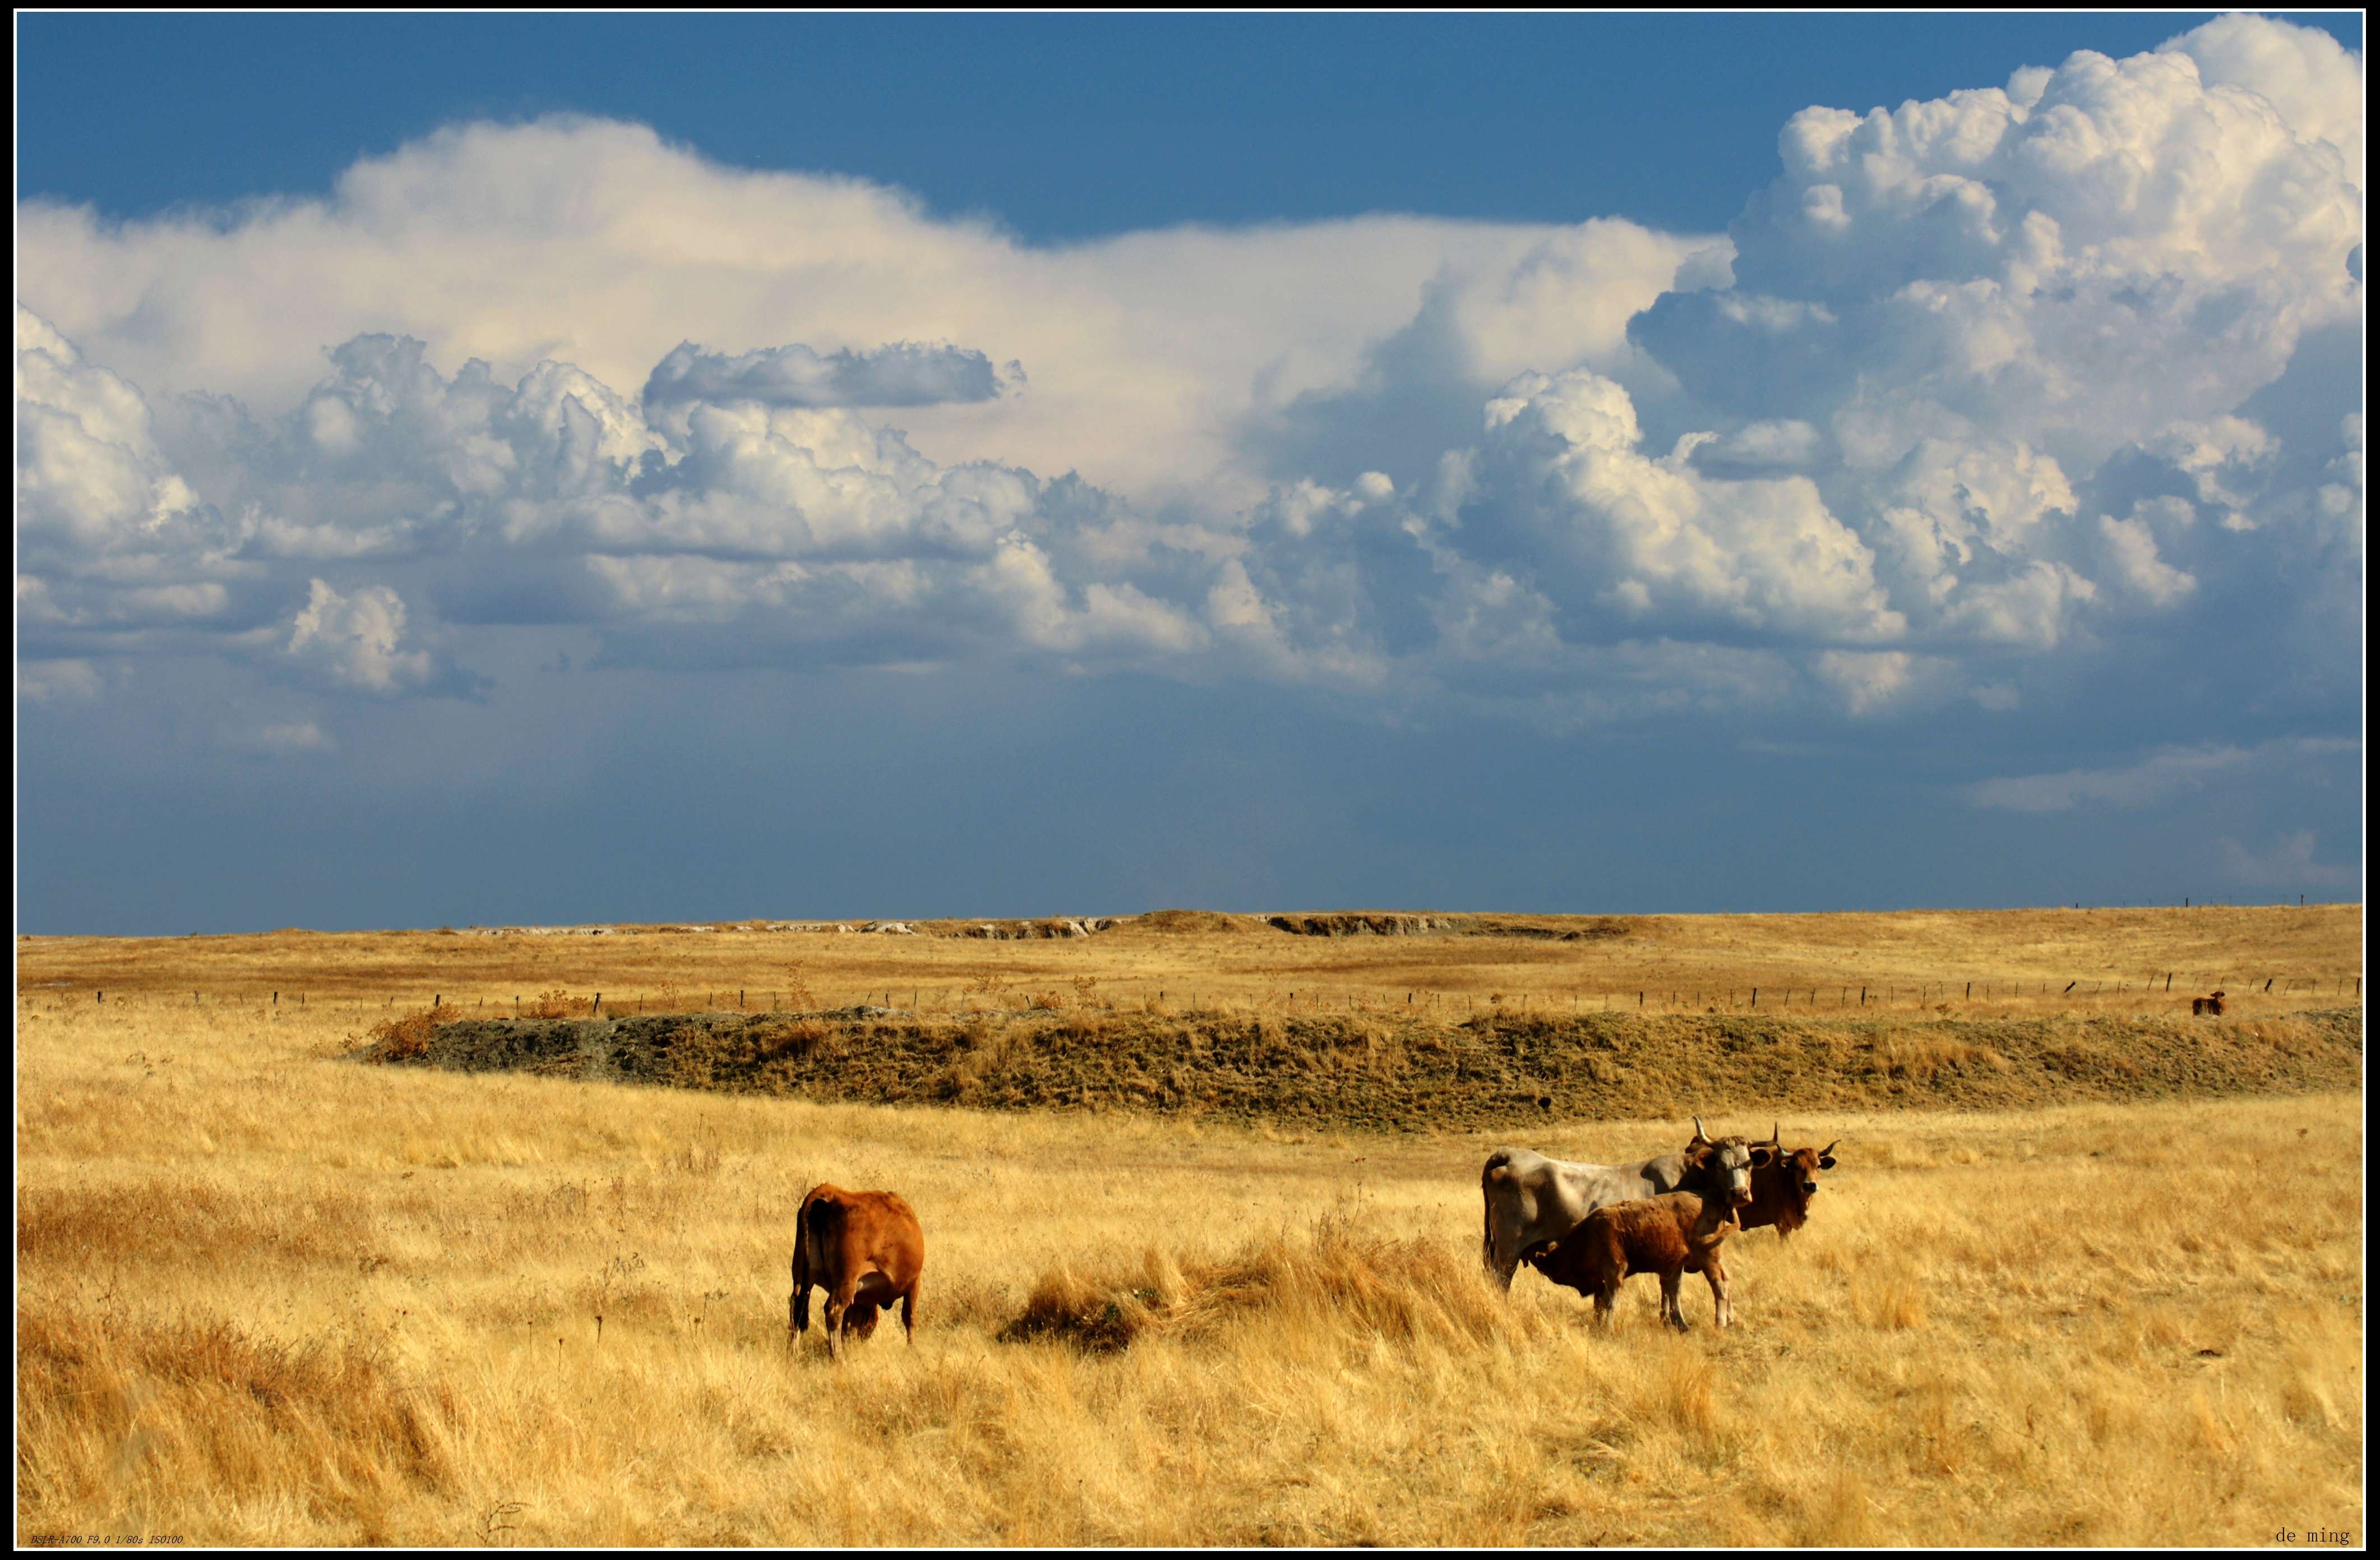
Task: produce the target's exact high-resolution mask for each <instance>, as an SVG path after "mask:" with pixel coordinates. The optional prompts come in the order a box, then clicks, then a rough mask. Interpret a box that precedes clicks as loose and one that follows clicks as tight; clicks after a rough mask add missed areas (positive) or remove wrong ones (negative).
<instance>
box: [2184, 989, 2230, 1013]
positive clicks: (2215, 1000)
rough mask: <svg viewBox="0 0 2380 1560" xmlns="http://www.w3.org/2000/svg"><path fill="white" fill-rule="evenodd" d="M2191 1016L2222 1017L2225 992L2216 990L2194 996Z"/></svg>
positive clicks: (2191, 1000) (2191, 1003)
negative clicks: (2205, 994) (2208, 993)
mask: <svg viewBox="0 0 2380 1560" xmlns="http://www.w3.org/2000/svg"><path fill="white" fill-rule="evenodd" d="M2190 1016H2191V1017H2192V1018H2221V1017H2223V993H2221V992H2216V993H2213V994H2211V995H2208V996H2194V997H2192V998H2191V999H2190Z"/></svg>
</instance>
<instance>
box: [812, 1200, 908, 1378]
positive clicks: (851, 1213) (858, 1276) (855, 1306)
mask: <svg viewBox="0 0 2380 1560" xmlns="http://www.w3.org/2000/svg"><path fill="white" fill-rule="evenodd" d="M925 1268H926V1234H925V1231H924V1230H922V1229H920V1228H919V1227H918V1226H917V1214H916V1213H914V1212H912V1211H911V1210H910V1207H909V1204H908V1203H907V1202H905V1201H904V1200H902V1198H901V1195H900V1194H899V1193H898V1192H890V1191H844V1189H843V1188H840V1187H834V1186H829V1185H827V1184H826V1183H825V1182H823V1181H821V1182H820V1183H819V1184H818V1185H817V1186H814V1187H812V1188H810V1191H809V1195H808V1196H807V1197H805V1198H803V1199H802V1209H801V1213H799V1214H797V1215H796V1216H795V1220H794V1292H793V1293H792V1294H790V1295H788V1296H786V1297H785V1347H787V1348H791V1347H794V1335H795V1334H796V1333H805V1332H807V1331H808V1330H809V1325H810V1286H811V1285H813V1284H815V1285H817V1286H819V1287H820V1289H822V1290H824V1291H825V1292H826V1352H827V1357H828V1358H829V1359H833V1358H835V1357H836V1356H837V1354H838V1352H839V1349H838V1340H839V1338H840V1336H841V1335H843V1334H845V1333H856V1334H857V1335H859V1336H861V1337H863V1338H866V1337H871V1336H873V1335H875V1332H876V1313H877V1312H878V1311H879V1310H882V1309H884V1308H886V1307H889V1306H891V1305H892V1302H893V1301H894V1300H899V1301H900V1302H901V1330H902V1331H903V1332H904V1333H905V1334H906V1335H908V1339H909V1342H910V1343H911V1344H915V1343H916V1342H917V1286H918V1280H919V1277H920V1275H921V1274H923V1273H924V1272H925Z"/></svg>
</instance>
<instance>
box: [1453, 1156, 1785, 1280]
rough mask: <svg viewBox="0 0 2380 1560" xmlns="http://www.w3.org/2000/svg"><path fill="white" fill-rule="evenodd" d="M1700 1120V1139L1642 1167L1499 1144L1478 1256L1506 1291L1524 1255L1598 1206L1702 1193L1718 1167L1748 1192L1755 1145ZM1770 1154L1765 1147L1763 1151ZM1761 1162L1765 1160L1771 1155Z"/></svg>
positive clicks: (1483, 1195)
mask: <svg viewBox="0 0 2380 1560" xmlns="http://www.w3.org/2000/svg"><path fill="white" fill-rule="evenodd" d="M1761 1152H1762V1154H1763V1155H1764V1156H1766V1155H1767V1150H1765V1149H1764V1150H1762V1151H1761ZM1759 1163H1761V1164H1766V1163H1767V1158H1766V1157H1764V1158H1762V1159H1761V1160H1760V1161H1759ZM1754 1164H1755V1159H1754V1156H1753V1149H1752V1145H1750V1144H1747V1143H1746V1142H1745V1141H1744V1140H1743V1139H1742V1138H1725V1139H1720V1140H1716V1141H1715V1140H1712V1139H1711V1138H1710V1137H1709V1136H1708V1135H1707V1134H1706V1133H1705V1132H1704V1130H1703V1122H1702V1117H1700V1116H1696V1117H1694V1141H1692V1142H1690V1143H1688V1144H1687V1145H1686V1147H1685V1149H1684V1150H1683V1151H1682V1152H1678V1153H1665V1154H1661V1155H1658V1156H1657V1157H1655V1158H1652V1159H1648V1160H1645V1161H1644V1162H1643V1163H1641V1164H1573V1162H1571V1161H1569V1160H1562V1159H1548V1158H1547V1157H1546V1156H1545V1155H1544V1154H1541V1153H1536V1152H1532V1151H1530V1150H1528V1149H1498V1150H1497V1151H1496V1152H1493V1153H1491V1154H1489V1155H1488V1163H1487V1164H1486V1165H1485V1166H1483V1167H1482V1168H1481V1170H1480V1172H1479V1195H1480V1200H1482V1201H1483V1202H1484V1203H1486V1205H1487V1207H1486V1211H1485V1223H1486V1229H1485V1233H1484V1234H1483V1236H1482V1237H1481V1240H1480V1260H1481V1261H1483V1262H1484V1263H1485V1264H1486V1265H1487V1268H1488V1272H1490V1273H1492V1274H1495V1275H1496V1282H1498V1283H1499V1284H1501V1285H1502V1286H1504V1287H1506V1288H1507V1289H1509V1288H1511V1287H1512V1274H1513V1273H1514V1272H1516V1271H1517V1270H1518V1269H1519V1267H1520V1265H1521V1259H1522V1257H1523V1256H1524V1254H1525V1253H1527V1252H1528V1251H1530V1250H1531V1249H1534V1248H1536V1247H1540V1246H1545V1245H1548V1244H1550V1243H1551V1242H1553V1241H1557V1240H1560V1238H1561V1237H1564V1236H1566V1235H1568V1234H1570V1232H1571V1231H1573V1230H1574V1229H1576V1228H1577V1227H1578V1226H1579V1225H1581V1224H1583V1223H1585V1219H1586V1216H1587V1215H1588V1214H1589V1213H1594V1212H1595V1211H1596V1210H1597V1208H1602V1207H1605V1206H1608V1205H1609V1204H1611V1203H1614V1202H1633V1201H1637V1200H1642V1199H1645V1198H1650V1197H1658V1196H1660V1195H1661V1194H1663V1193H1664V1192H1672V1191H1700V1190H1702V1189H1703V1188H1704V1187H1705V1186H1706V1184H1708V1180H1707V1177H1708V1176H1709V1175H1710V1173H1711V1172H1712V1171H1713V1170H1714V1169H1718V1170H1722V1171H1723V1173H1724V1174H1725V1175H1726V1176H1727V1179H1728V1183H1729V1184H1728V1186H1727V1187H1726V1188H1723V1189H1725V1190H1727V1191H1729V1192H1732V1190H1733V1189H1734V1187H1733V1183H1734V1182H1736V1181H1737V1180H1739V1179H1740V1180H1741V1181H1742V1182H1743V1185H1744V1187H1745V1188H1747V1189H1748V1188H1749V1186H1750V1178H1751V1173H1752V1169H1753V1166H1754Z"/></svg>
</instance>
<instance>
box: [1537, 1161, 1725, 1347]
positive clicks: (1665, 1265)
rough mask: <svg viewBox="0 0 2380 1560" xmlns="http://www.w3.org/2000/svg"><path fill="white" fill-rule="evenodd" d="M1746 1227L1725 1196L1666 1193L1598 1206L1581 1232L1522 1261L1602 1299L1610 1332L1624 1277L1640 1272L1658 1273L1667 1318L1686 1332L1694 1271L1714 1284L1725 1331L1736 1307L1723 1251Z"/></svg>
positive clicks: (1598, 1306)
mask: <svg viewBox="0 0 2380 1560" xmlns="http://www.w3.org/2000/svg"><path fill="white" fill-rule="evenodd" d="M1741 1227H1742V1226H1741V1225H1738V1224H1737V1223H1736V1222H1735V1217H1734V1211H1733V1210H1732V1209H1731V1208H1730V1206H1729V1204H1728V1201H1727V1200H1726V1199H1725V1198H1724V1197H1719V1196H1714V1197H1710V1198H1707V1199H1706V1198H1703V1197H1700V1196H1697V1195H1696V1194H1694V1192H1690V1191H1673V1192H1665V1193H1663V1194H1662V1195H1661V1196H1659V1197H1650V1198H1640V1199H1638V1200H1634V1201H1631V1202H1614V1203H1610V1204H1608V1205H1606V1206H1604V1207H1601V1208H1598V1209H1597V1210H1596V1211H1595V1212H1594V1213H1589V1214H1588V1215H1587V1216H1586V1222H1585V1223H1584V1224H1582V1225H1579V1226H1578V1228H1577V1229H1575V1230H1573V1231H1572V1232H1571V1233H1570V1234H1568V1235H1566V1236H1564V1237H1562V1238H1561V1239H1560V1240H1558V1241H1556V1242H1554V1244H1553V1245H1552V1246H1550V1247H1543V1246H1541V1247H1537V1248H1535V1249H1532V1250H1531V1251H1530V1252H1529V1253H1528V1254H1527V1255H1526V1256H1525V1257H1524V1258H1523V1259H1522V1260H1523V1261H1526V1262H1527V1263H1528V1264H1529V1265H1530V1266H1531V1267H1534V1268H1536V1270H1537V1271H1538V1272H1539V1273H1542V1274H1545V1275H1546V1276H1547V1277H1548V1278H1549V1279H1551V1280H1553V1281H1554V1282H1555V1283H1556V1284H1566V1285H1568V1286H1570V1287H1572V1288H1573V1289H1576V1290H1577V1291H1579V1292H1580V1293H1581V1294H1583V1295H1590V1296H1592V1297H1594V1299H1595V1320H1596V1321H1597V1323H1599V1324H1600V1325H1603V1326H1606V1327H1608V1326H1609V1325H1610V1324H1611V1307H1612V1303H1613V1302H1614V1301H1615V1300H1617V1299H1618V1298H1619V1297H1620V1283H1621V1280H1622V1279H1624V1278H1626V1277H1627V1276H1628V1275H1629V1274H1632V1273H1656V1274H1660V1276H1661V1320H1662V1321H1664V1322H1668V1323H1669V1324H1670V1325H1671V1326H1672V1327H1675V1328H1677V1329H1678V1330H1679V1331H1680V1332H1684V1331H1685V1329H1686V1313H1685V1308H1684V1307H1682V1305H1680V1304H1679V1303H1678V1284H1679V1280H1680V1278H1681V1277H1682V1275H1683V1274H1686V1273H1687V1272H1689V1271H1692V1272H1695V1273H1700V1274H1703V1276H1704V1277H1706V1279H1708V1280H1709V1281H1710V1286H1711V1298H1712V1299H1713V1301H1714V1302H1716V1305H1717V1308H1718V1324H1719V1325H1720V1326H1721V1327H1725V1326H1726V1325H1727V1324H1728V1323H1729V1322H1732V1321H1733V1320H1734V1319H1735V1311H1734V1308H1733V1307H1732V1306H1730V1304H1729V1303H1728V1297H1727V1268H1726V1266H1725V1264H1723V1263H1721V1262H1720V1261H1718V1247H1719V1242H1720V1241H1722V1240H1724V1239H1726V1238H1727V1237H1729V1236H1730V1235H1732V1234H1734V1233H1735V1232H1736V1231H1737V1230H1738V1229H1739V1228H1741Z"/></svg>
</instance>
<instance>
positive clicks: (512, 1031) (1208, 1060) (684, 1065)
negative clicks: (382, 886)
mask: <svg viewBox="0 0 2380 1560" xmlns="http://www.w3.org/2000/svg"><path fill="white" fill-rule="evenodd" d="M448 1011H453V1010H451V1009H450V1010H448ZM357 1055H358V1058H359V1059H363V1060H368V1061H374V1062H383V1063H392V1064H399V1065H409V1066H439V1067H445V1068H450V1069H455V1070H462V1071H473V1072H483V1071H517V1072H528V1073H536V1074H542V1075H546V1076H551V1077H565V1078H583V1079H590V1080H602V1081H619V1082H630V1083H642V1084H655V1085H665V1086H673V1087H677V1088H687V1089H710V1090H723V1091H735V1092H753V1093H769V1094H794V1095H801V1096H804V1097H807V1098H810V1099H816V1100H842V1101H858V1102H869V1103H920V1104H925V1103H941V1104H957V1105H967V1106H974V1107H978V1108H988V1109H1038V1108H1060V1109H1108V1108H1125V1109H1138V1110H1147V1111H1155V1112H1163V1113H1173V1112H1191V1113H1214V1114H1219V1115H1227V1116H1233V1117H1244V1118H1252V1117H1262V1118H1271V1119H1277V1120H1283V1121H1300V1122H1311V1123H1328V1124H1332V1125H1343V1126H1351V1127H1370V1128H1378V1129H1395V1128H1405V1129H1429V1130H1441V1129H1449V1128H1461V1129H1473V1128H1477V1129H1486V1128H1492V1127H1498V1126H1500V1125H1502V1124H1505V1123H1512V1122H1520V1121H1531V1120H1543V1119H1547V1118H1550V1117H1576V1118H1586V1119H1600V1120H1611V1119H1622V1118H1639V1117H1670V1118H1676V1117H1680V1116H1682V1115H1687V1114H1689V1113H1692V1112H1710V1111H1716V1110H1726V1109H1748V1110H1755V1111H1756V1110H1759V1109H1766V1108H1770V1107H1775V1108H1778V1109H1781V1110H1788V1111H1800V1110H1804V1109H1809V1108H1815V1107H1828V1106H1831V1107H1837V1108H1846V1109H1858V1110H1874V1109H1892V1108H1922V1109H1931V1110H1941V1109H1952V1110H2009V1109H2018V1108H2023V1107H2027V1106H2034V1105H2042V1104H2052V1103H2077V1102H2083V1101H2108V1102H2113V1101H2131V1100H2156V1099H2173V1098H2207V1097H2215V1096H2221V1095H2230V1094H2248V1093H2289V1092H2299V1091H2311V1090H2337V1089H2354V1088H2358V1087H2360V1086H2361V1082H2362V1061H2363V1050H2362V1010H2361V1009H2360V1008H2350V1009H2342V1010H2336V1011H2330V1012H2321V1013H2304V1014H2297V1015H2292V1016H2290V1017H2287V1018H2265V1019H2257V1020H2241V1021H2233V1022H2226V1021H2221V1020H2202V1019H2190V1018H2180V1019H2176V1018H2124V1017H2102V1018H2033V1019H2016V1018H1997V1019H1973V1020H1971V1019H1961V1018H1940V1019H1929V1020H1924V1021H1915V1022H1911V1021H1897V1020H1869V1021H1859V1020H1848V1019H1831V1020H1830V1019H1815V1018H1767V1017H1751V1016H1743V1015H1718V1014H1696V1015H1686V1016H1664V1017H1652V1018H1639V1017H1635V1016H1633V1015H1619V1014H1591V1015H1585V1016H1581V1017H1564V1018H1550V1017H1539V1016H1525V1017H1524V1016H1521V1015H1514V1014H1509V1013H1506V1014H1492V1015H1483V1016H1480V1017H1478V1018H1471V1019H1468V1020H1465V1021H1464V1022H1462V1023H1457V1024H1440V1023H1432V1022H1427V1021H1423V1020H1402V1021H1391V1020H1390V1019H1388V1018H1382V1017H1379V1016H1375V1015H1366V1014H1347V1015H1331V1016H1318V1017H1311V1018H1275V1017H1261V1018H1258V1017H1247V1016H1236V1015H1216V1014H1184V1015H1165V1014H1155V1013H1118V1012H1104V1011H1098V1010H1085V1009H1075V1010H1072V1011H1062V1012H1048V1013H1042V1012H1026V1013H1017V1014H1006V1015H990V1016H977V1017H973V1018H964V1019H935V1018H917V1017H913V1016H910V1015H906V1014H900V1013H891V1012H886V1011H884V1010H881V1009H846V1010H844V1011H841V1012H834V1013H810V1014H744V1013H705V1014H664V1015H651V1016H644V1017H637V1018H622V1019H608V1018H584V1019H567V1018H551V1019H518V1020H515V1019H501V1020H494V1021H486V1020H474V1021H464V1022H449V1023H436V1024H427V1023H416V1022H400V1023H399V1024H397V1025H395V1026H384V1027H383V1031H381V1032H379V1033H377V1035H376V1039H375V1042H374V1043H373V1044H371V1045H370V1046H368V1047H366V1048H365V1049H364V1050H363V1051H361V1052H358V1053H357Z"/></svg>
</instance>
